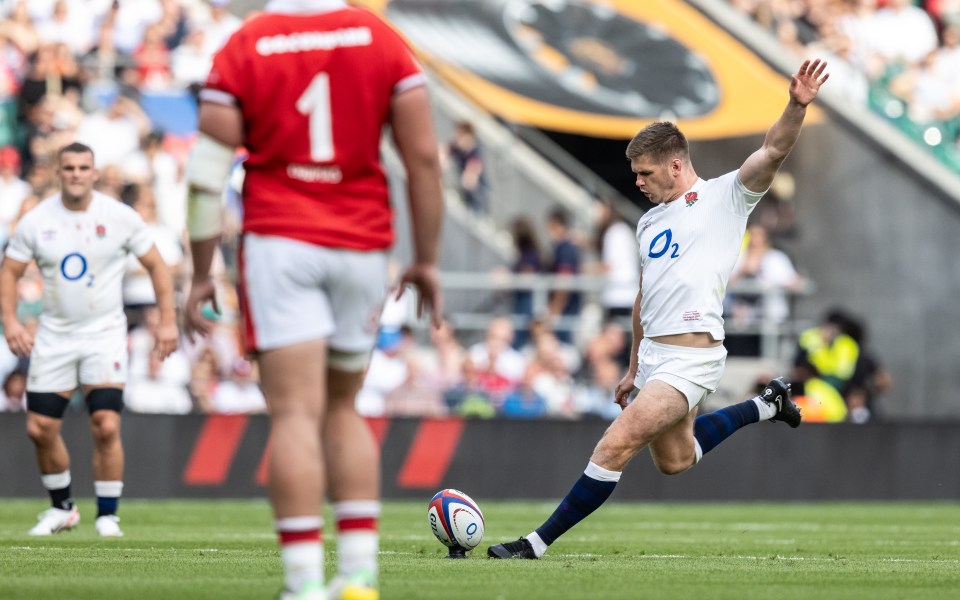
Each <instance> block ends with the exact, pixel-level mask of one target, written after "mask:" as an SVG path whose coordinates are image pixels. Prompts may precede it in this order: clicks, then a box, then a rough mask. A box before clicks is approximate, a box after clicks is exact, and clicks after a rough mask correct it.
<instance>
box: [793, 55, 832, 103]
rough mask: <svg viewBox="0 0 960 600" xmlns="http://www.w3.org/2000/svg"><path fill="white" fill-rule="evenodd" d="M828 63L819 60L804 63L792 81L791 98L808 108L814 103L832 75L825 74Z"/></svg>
mask: <svg viewBox="0 0 960 600" xmlns="http://www.w3.org/2000/svg"><path fill="white" fill-rule="evenodd" d="M826 68H827V61H825V60H824V61H821V60H820V59H819V58H815V59H813V60H812V61H811V60H805V61H803V64H802V65H800V69H799V70H797V73H796V74H795V75H794V76H793V77H792V78H791V80H790V97H791V98H793V100H794V101H795V102H796V103H797V104H799V105H801V106H806V105H808V104H810V103H811V102H813V99H814V98H816V97H817V93H818V92H819V91H820V86H821V85H823V84H824V83H826V81H827V79H829V78H830V73H824V70H825V69H826Z"/></svg>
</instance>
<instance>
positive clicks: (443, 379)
mask: <svg viewBox="0 0 960 600" xmlns="http://www.w3.org/2000/svg"><path fill="white" fill-rule="evenodd" d="M429 335H430V344H431V346H432V347H433V350H434V353H435V361H436V366H435V367H434V370H435V372H436V377H437V380H438V386H439V388H440V389H441V390H445V389H447V388H450V387H453V386H455V385H457V384H458V383H460V382H461V381H462V380H463V360H464V358H465V357H466V355H467V351H466V349H464V347H463V346H461V345H460V342H459V341H458V340H457V338H456V335H455V332H454V330H453V326H452V325H450V322H449V321H447V320H446V319H444V320H443V321H442V322H441V324H440V326H439V327H431V328H430V329H429Z"/></svg>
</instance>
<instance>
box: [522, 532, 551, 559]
mask: <svg viewBox="0 0 960 600" xmlns="http://www.w3.org/2000/svg"><path fill="white" fill-rule="evenodd" d="M526 538H527V541H528V542H530V545H531V546H533V553H534V554H536V555H537V558H540V557H541V556H543V555H544V554H546V552H547V545H546V544H544V543H543V540H541V539H540V536H539V535H537V532H536V531H534V532H533V533H531V534H530V535H527V536H526Z"/></svg>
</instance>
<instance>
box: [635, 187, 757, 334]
mask: <svg viewBox="0 0 960 600" xmlns="http://www.w3.org/2000/svg"><path fill="white" fill-rule="evenodd" d="M738 173H739V171H733V172H731V173H727V174H726V175H723V176H721V177H717V178H716V179H710V180H708V181H704V180H703V179H697V182H696V183H695V184H694V185H693V187H691V188H690V189H689V190H687V192H686V193H684V194H681V195H680V197H679V198H677V199H676V200H674V201H672V202H669V203H667V204H660V205H657V206H656V207H654V208H652V209H650V210H649V211H648V212H647V213H646V214H645V215H643V217H641V218H640V221H639V222H638V223H637V243H638V244H639V248H640V269H641V273H642V277H643V281H642V285H641V292H642V293H643V298H642V300H641V303H640V322H641V324H642V325H643V335H644V336H645V337H657V336H661V335H672V334H676V333H689V332H701V331H705V332H708V333H710V334H711V335H712V336H713V337H714V339H717V340H722V339H724V332H723V297H724V295H725V294H726V292H727V280H728V279H729V278H730V272H731V271H732V270H733V265H734V264H735V263H736V262H737V256H738V255H739V254H740V245H741V242H742V240H743V234H744V232H745V231H746V227H747V217H748V216H749V215H750V212H751V211H752V210H753V209H754V207H755V206H756V205H757V202H759V201H760V198H762V197H763V194H764V193H763V192H761V193H756V192H751V191H750V190H748V189H746V188H745V187H744V186H743V184H742V183H740V179H739V178H738V177H737V174H738Z"/></svg>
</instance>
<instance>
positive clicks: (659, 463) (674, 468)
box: [653, 456, 696, 475]
mask: <svg viewBox="0 0 960 600" xmlns="http://www.w3.org/2000/svg"><path fill="white" fill-rule="evenodd" d="M653 464H654V465H655V466H656V467H657V470H658V471H660V472H661V473H663V474H664V475H679V474H680V473H683V472H684V471H686V470H688V469H689V468H690V467H692V466H693V465H694V464H696V460H695V459H694V458H693V457H690V458H683V457H679V456H674V457H670V458H665V457H662V456H654V458H653Z"/></svg>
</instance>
